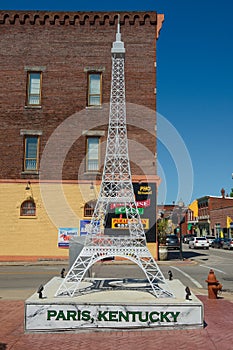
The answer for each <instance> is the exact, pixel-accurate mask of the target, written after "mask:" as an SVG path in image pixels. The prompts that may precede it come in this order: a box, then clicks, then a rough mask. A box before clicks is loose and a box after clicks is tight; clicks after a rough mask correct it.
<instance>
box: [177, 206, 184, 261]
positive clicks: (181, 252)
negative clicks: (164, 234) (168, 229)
mask: <svg viewBox="0 0 233 350" xmlns="http://www.w3.org/2000/svg"><path fill="white" fill-rule="evenodd" d="M183 208H184V202H183V201H181V200H180V201H179V202H178V224H179V232H180V260H183V249H182V231H181V221H182V219H183Z"/></svg>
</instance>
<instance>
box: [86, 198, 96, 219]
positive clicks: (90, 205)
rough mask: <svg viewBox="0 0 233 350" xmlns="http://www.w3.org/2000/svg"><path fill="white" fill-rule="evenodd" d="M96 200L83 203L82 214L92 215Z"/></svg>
mask: <svg viewBox="0 0 233 350" xmlns="http://www.w3.org/2000/svg"><path fill="white" fill-rule="evenodd" d="M95 205H96V202H95V201H90V202H88V203H86V204H85V206H84V216H88V217H89V216H92V215H93V213H94V209H95Z"/></svg>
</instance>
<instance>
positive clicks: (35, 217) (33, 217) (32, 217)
mask: <svg viewBox="0 0 233 350" xmlns="http://www.w3.org/2000/svg"><path fill="white" fill-rule="evenodd" d="M37 218H38V217H37V216H33V215H32V216H30V215H22V216H19V219H37Z"/></svg>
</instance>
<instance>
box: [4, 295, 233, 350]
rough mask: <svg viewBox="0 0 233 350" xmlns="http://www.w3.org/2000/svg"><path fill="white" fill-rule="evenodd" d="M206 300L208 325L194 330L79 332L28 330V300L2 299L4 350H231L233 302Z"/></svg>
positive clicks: (203, 297)
mask: <svg viewBox="0 0 233 350" xmlns="http://www.w3.org/2000/svg"><path fill="white" fill-rule="evenodd" d="M198 297H199V299H200V300H201V301H202V302H203V303H204V313H205V324H206V326H205V328H203V329H198V330H196V329H194V330H160V331H156V330H150V329H147V330H130V331H127V330H123V331H122V330H120V331H117V330H116V331H96V330H95V331H94V330H93V331H90V330H88V331H80V332H79V333H72V332H69V333H64V332H61V333H56V334H54V333H51V334H48V333H40V334H39V333H30V334H25V333H24V302H23V301H7V300H2V301H0V324H1V327H0V350H40V349H49V350H76V349H78V350H96V349H101V350H121V349H122V350H123V349H124V350H125V349H129V350H131V349H132V350H142V349H148V350H152V349H159V348H160V349H167V350H170V349H176V350H218V349H221V350H231V349H232V348H233V345H232V344H233V332H232V329H233V317H232V314H233V302H232V301H230V300H225V299H217V300H210V299H208V298H207V296H203V295H198Z"/></svg>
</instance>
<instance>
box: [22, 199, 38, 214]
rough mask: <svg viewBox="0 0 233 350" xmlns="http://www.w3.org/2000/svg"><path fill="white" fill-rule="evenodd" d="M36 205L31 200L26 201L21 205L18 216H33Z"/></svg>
mask: <svg viewBox="0 0 233 350" xmlns="http://www.w3.org/2000/svg"><path fill="white" fill-rule="evenodd" d="M35 215H36V205H35V202H34V201H33V200H26V201H24V202H23V203H22V204H21V207H20V216H35Z"/></svg>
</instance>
